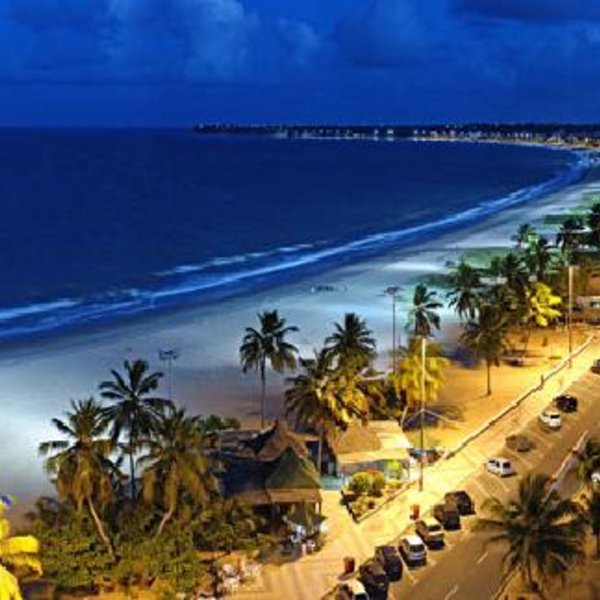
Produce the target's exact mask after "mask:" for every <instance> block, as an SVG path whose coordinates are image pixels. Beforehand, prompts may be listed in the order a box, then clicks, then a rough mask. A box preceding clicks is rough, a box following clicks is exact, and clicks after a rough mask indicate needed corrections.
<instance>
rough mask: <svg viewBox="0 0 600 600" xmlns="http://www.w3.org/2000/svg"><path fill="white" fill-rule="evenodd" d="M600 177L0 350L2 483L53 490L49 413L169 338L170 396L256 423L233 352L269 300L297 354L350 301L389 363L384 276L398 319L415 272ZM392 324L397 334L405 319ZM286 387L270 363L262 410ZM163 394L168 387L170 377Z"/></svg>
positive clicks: (24, 493)
mask: <svg viewBox="0 0 600 600" xmlns="http://www.w3.org/2000/svg"><path fill="white" fill-rule="evenodd" d="M598 180H599V177H598V175H597V174H594V173H590V174H588V176H587V177H586V180H585V181H584V182H582V183H580V184H578V185H575V186H571V187H569V188H565V189H563V190H561V191H560V192H556V193H554V194H552V195H550V196H547V197H544V198H541V199H538V200H535V201H532V202H529V203H527V204H525V205H522V206H518V207H513V208H510V209H507V210H505V211H503V212H502V213H499V214H497V215H494V216H492V217H489V218H488V219H486V220H485V221H483V222H481V223H479V224H477V225H474V226H471V227H468V228H463V229H460V230H458V231H455V232H452V233H448V234H446V235H444V236H441V237H439V238H436V239H434V240H427V239H425V240H423V243H422V244H421V245H420V246H416V245H415V247H413V248H411V249H409V250H402V251H398V252H393V253H390V254H387V255H386V256H382V257H379V258H375V259H370V260H366V261H363V262H360V263H357V264H355V265H352V266H346V267H343V268H339V269H337V270H332V271H329V272H328V273H324V274H322V275H319V276H318V277H311V278H307V279H304V280H302V281H300V282H297V283H295V284H287V285H284V286H280V287H277V288H273V289H270V290H268V291H264V292H260V293H257V294H255V295H251V296H246V297H243V298H238V299H232V300H227V301H224V302H222V303H220V304H218V305H215V306H207V307H202V306H198V307H197V308H187V309H185V310H182V311H180V312H177V313H174V314H170V315H160V316H156V317H152V318H146V319H144V320H140V321H137V322H134V323H130V324H123V325H120V326H114V327H107V328H104V329H102V330H101V331H95V332H90V333H86V334H73V335H70V336H63V337H55V338H51V339H48V340H47V341H41V342H34V343H31V344H27V345H25V344H20V345H16V346H15V345H12V346H10V347H8V348H5V349H2V350H0V374H1V375H0V377H1V381H2V386H1V388H0V402H1V404H2V407H3V410H2V419H1V420H0V439H1V440H2V444H1V448H2V458H1V463H0V465H1V472H2V478H1V484H0V485H1V487H0V490H2V492H10V493H14V494H17V495H18V496H21V497H26V498H32V497H34V496H37V495H39V494H41V493H46V492H48V491H51V489H52V488H51V487H50V485H49V483H48V481H47V477H46V475H45V474H44V472H43V461H42V459H41V458H40V457H39V456H38V454H37V446H38V444H39V442H40V441H43V440H48V439H56V437H57V435H56V432H55V431H54V430H53V428H52V426H51V423H50V419H51V418H53V417H57V416H58V417H60V416H61V415H62V413H63V412H64V411H65V410H67V409H68V408H69V401H70V399H78V398H86V397H89V396H90V395H94V394H95V395H98V394H97V386H98V383H99V382H100V381H102V380H104V379H107V378H109V376H110V373H109V371H110V369H111V368H120V366H121V364H122V362H123V360H125V359H135V358H144V359H147V360H148V361H149V362H150V363H151V367H152V368H153V369H161V370H164V371H166V365H165V364H164V363H161V361H160V359H159V356H158V351H159V349H161V348H165V347H175V348H177V349H178V351H179V357H178V358H177V360H176V361H175V362H174V363H173V368H172V391H173V399H174V400H175V401H176V402H177V403H179V404H181V405H185V406H186V407H188V408H189V409H190V411H191V412H193V413H194V414H201V415H208V414H211V413H214V414H219V415H222V416H234V417H237V418H239V419H241V420H242V421H243V423H244V424H245V425H247V426H258V424H259V407H260V392H259V382H258V378H257V376H256V374H255V373H247V374H243V373H242V372H241V369H240V367H239V359H238V354H237V352H238V347H239V344H240V341H241V338H242V336H243V333H244V328H245V327H246V326H254V325H256V322H257V318H256V314H257V313H258V312H260V311H262V310H265V309H277V310H279V312H280V314H281V315H282V316H284V317H285V318H286V319H287V321H288V323H289V324H293V325H296V326H298V327H299V328H300V332H299V333H298V334H296V335H295V336H294V337H292V338H290V341H292V342H294V343H295V344H296V345H297V346H298V347H299V348H300V350H301V353H302V354H304V355H306V354H310V353H312V349H313V348H317V347H319V346H320V345H321V344H322V342H323V339H324V338H325V337H326V336H327V335H328V334H329V333H330V331H331V329H332V325H333V323H334V322H335V321H341V320H342V318H343V315H344V313H345V312H350V311H352V312H356V313H358V314H359V315H361V316H362V317H364V318H366V319H367V322H368V325H369V326H370V327H371V328H372V329H373V331H374V333H375V336H376V337H377V340H378V348H379V352H380V359H379V364H378V365H377V366H379V367H381V368H386V366H387V361H388V359H387V356H388V353H389V351H390V348H391V342H392V340H391V299H390V298H389V297H388V296H386V295H385V294H384V293H383V290H384V289H385V288H387V287H388V286H391V285H401V286H406V287H405V291H404V292H403V299H402V302H401V303H400V304H399V306H398V317H399V322H401V323H404V322H405V321H406V315H407V310H408V309H407V303H408V301H409V299H410V296H411V294H412V285H414V283H415V282H416V281H418V280H419V279H420V278H421V277H423V276H424V275H427V274H431V273H438V272H441V271H443V270H444V268H445V264H446V263H447V261H452V260H456V259H457V258H459V256H460V254H461V252H463V251H464V250H466V249H470V248H482V247H489V246H494V247H495V246H504V247H506V246H509V245H510V244H511V241H510V237H511V235H513V234H514V232H515V230H516V228H517V227H518V225H519V224H520V223H524V222H528V223H534V224H535V223H536V222H540V223H541V220H542V219H543V216H544V215H545V214H549V213H560V212H566V211H567V210H569V209H570V208H573V207H575V206H576V205H578V204H579V203H580V202H581V200H582V195H583V193H584V192H586V191H599V190H600V182H598ZM319 285H327V286H332V287H333V288H334V291H321V292H314V291H311V290H313V289H314V287H315V286H319ZM442 321H443V323H444V324H445V327H444V330H443V332H442V337H443V338H444V341H445V342H448V343H450V344H451V343H452V342H453V340H454V339H455V337H456V332H457V327H456V317H455V315H454V314H453V313H451V312H449V311H448V310H446V309H445V310H444V311H443V312H442ZM400 331H401V336H402V338H403V339H405V338H406V333H405V331H404V329H401V330H400ZM165 379H166V378H165ZM282 389H283V379H282V377H281V376H278V375H275V374H273V373H271V372H269V373H268V392H269V394H268V417H269V418H270V419H272V418H275V417H277V416H279V415H281V414H282V405H283V402H282ZM163 394H164V395H166V394H167V382H166V381H165V385H164V388H163ZM58 437H60V436H58Z"/></svg>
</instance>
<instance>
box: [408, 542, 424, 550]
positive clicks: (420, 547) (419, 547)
mask: <svg viewBox="0 0 600 600" xmlns="http://www.w3.org/2000/svg"><path fill="white" fill-rule="evenodd" d="M410 549H411V551H412V552H423V550H424V548H423V544H411V545H410Z"/></svg>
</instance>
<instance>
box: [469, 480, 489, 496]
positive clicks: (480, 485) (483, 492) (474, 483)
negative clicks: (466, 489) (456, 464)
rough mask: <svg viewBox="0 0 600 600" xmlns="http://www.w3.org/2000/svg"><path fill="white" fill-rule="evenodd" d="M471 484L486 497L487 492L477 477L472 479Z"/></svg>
mask: <svg viewBox="0 0 600 600" xmlns="http://www.w3.org/2000/svg"><path fill="white" fill-rule="evenodd" d="M472 483H473V485H474V486H475V487H476V488H477V491H478V492H479V493H480V494H481V495H482V496H483V497H484V498H487V497H488V496H489V492H488V491H487V489H486V488H485V487H484V486H483V484H482V483H481V482H480V481H479V477H476V478H475V479H473V481H472Z"/></svg>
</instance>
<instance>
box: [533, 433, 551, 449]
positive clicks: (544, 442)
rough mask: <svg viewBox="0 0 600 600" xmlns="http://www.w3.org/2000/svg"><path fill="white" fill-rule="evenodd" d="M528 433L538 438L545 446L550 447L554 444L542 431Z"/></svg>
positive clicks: (535, 438)
mask: <svg viewBox="0 0 600 600" xmlns="http://www.w3.org/2000/svg"><path fill="white" fill-rule="evenodd" d="M527 435H530V436H531V437H532V438H533V439H534V440H537V441H538V442H539V443H540V444H542V445H543V446H546V447H549V446H552V442H550V441H548V439H547V438H546V437H544V436H543V435H542V434H541V433H539V432H537V431H530V430H528V431H527Z"/></svg>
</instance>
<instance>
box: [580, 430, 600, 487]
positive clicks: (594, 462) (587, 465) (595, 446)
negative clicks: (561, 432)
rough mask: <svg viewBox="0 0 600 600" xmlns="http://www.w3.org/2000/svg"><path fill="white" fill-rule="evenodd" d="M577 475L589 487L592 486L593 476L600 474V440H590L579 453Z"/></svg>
mask: <svg viewBox="0 0 600 600" xmlns="http://www.w3.org/2000/svg"><path fill="white" fill-rule="evenodd" d="M577 459H578V461H579V462H578V464H577V474H578V475H579V479H581V481H583V482H584V483H585V484H586V485H587V486H591V484H592V475H593V474H594V473H597V472H600V440H599V439H598V438H589V439H588V440H587V441H586V443H585V445H584V446H583V448H582V449H581V450H579V451H578V453H577Z"/></svg>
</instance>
